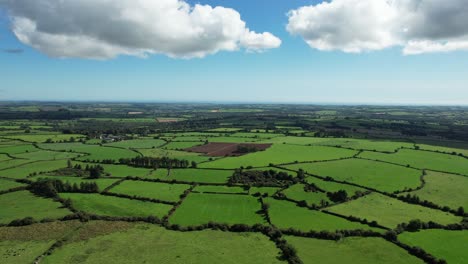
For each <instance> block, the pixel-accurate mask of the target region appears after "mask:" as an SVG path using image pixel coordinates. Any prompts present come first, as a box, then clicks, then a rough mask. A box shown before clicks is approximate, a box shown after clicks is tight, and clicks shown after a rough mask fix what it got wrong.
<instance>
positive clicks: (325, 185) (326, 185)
mask: <svg viewBox="0 0 468 264" xmlns="http://www.w3.org/2000/svg"><path fill="white" fill-rule="evenodd" d="M305 181H306V182H307V183H309V184H315V186H317V187H318V188H320V189H322V190H325V191H327V192H337V191H339V190H344V191H346V192H347V193H348V195H349V196H353V195H354V194H356V192H364V191H365V189H362V188H359V187H356V186H352V185H348V184H341V183H336V182H332V181H325V180H321V179H319V178H316V177H312V176H309V177H307V178H306V179H305Z"/></svg>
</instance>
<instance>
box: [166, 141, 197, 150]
mask: <svg viewBox="0 0 468 264" xmlns="http://www.w3.org/2000/svg"><path fill="white" fill-rule="evenodd" d="M202 144H204V142H200V141H196V142H176V141H173V142H170V143H169V144H167V145H165V146H164V147H163V148H164V149H170V150H182V149H186V148H191V147H195V146H198V145H202Z"/></svg>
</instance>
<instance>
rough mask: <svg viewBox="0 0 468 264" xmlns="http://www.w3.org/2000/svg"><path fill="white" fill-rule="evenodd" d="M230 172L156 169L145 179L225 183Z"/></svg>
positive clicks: (230, 174)
mask: <svg viewBox="0 0 468 264" xmlns="http://www.w3.org/2000/svg"><path fill="white" fill-rule="evenodd" d="M233 173H234V171H232V170H204V169H172V170H170V171H168V170H166V169H157V170H156V171H154V172H153V173H152V174H151V175H150V176H148V177H146V178H157V179H161V180H166V181H172V180H176V181H184V182H199V183H226V182H227V181H228V178H229V177H231V176H232V174H233Z"/></svg>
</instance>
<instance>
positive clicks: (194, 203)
mask: <svg viewBox="0 0 468 264" xmlns="http://www.w3.org/2000/svg"><path fill="white" fill-rule="evenodd" d="M258 210H260V203H259V202H258V201H257V198H254V197H252V196H247V195H236V194H199V193H191V194H189V195H188V196H187V198H186V199H185V200H184V202H183V203H182V204H181V205H180V207H179V208H178V209H177V210H176V211H175V213H174V214H173V215H172V216H171V218H169V222H170V223H171V224H179V225H183V226H189V225H200V224H206V223H209V222H217V223H226V224H247V225H253V224H257V223H265V221H264V220H263V218H262V216H261V215H259V214H258V213H257V211H258Z"/></svg>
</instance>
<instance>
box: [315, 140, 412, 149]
mask: <svg viewBox="0 0 468 264" xmlns="http://www.w3.org/2000/svg"><path fill="white" fill-rule="evenodd" d="M318 145H325V146H339V147H343V148H352V149H356V150H375V151H381V152H394V151H396V150H397V149H399V148H402V147H406V148H413V146H414V144H413V143H408V142H395V141H380V140H379V141H377V140H364V139H349V138H346V139H341V138H334V139H330V140H328V141H323V142H320V143H318Z"/></svg>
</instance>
